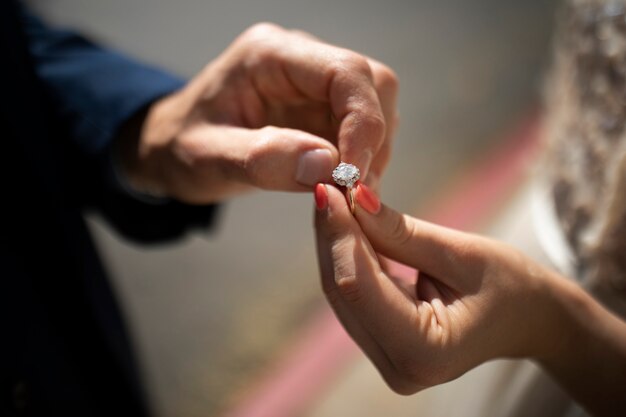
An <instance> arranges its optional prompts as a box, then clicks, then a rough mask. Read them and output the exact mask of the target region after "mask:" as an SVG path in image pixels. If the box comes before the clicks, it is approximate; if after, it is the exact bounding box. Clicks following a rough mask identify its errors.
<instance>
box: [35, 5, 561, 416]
mask: <svg viewBox="0 0 626 417" xmlns="http://www.w3.org/2000/svg"><path fill="white" fill-rule="evenodd" d="M30 3H32V4H33V5H34V6H35V7H36V8H37V9H38V10H40V11H41V13H42V14H43V15H44V16H46V17H47V18H49V19H50V20H52V21H54V22H58V23H63V24H67V25H71V26H74V27H77V28H79V29H81V30H83V31H85V32H87V33H91V34H92V35H94V36H95V37H96V38H98V39H101V40H103V41H104V42H106V43H109V44H112V45H115V46H117V47H119V48H121V49H123V50H125V51H127V52H129V53H131V54H133V55H135V56H137V57H140V58H142V59H145V60H148V61H150V62H154V63H157V64H160V65H162V66H164V67H166V68H169V69H171V70H173V71H177V72H178V73H180V74H183V75H186V76H191V75H192V74H194V73H195V72H196V71H198V70H199V69H200V68H202V66H203V65H204V64H205V63H206V62H207V61H208V60H210V59H211V58H212V57H214V56H216V55H217V54H218V53H219V52H220V51H221V50H222V49H223V48H224V47H225V46H226V45H227V44H228V43H229V42H230V40H231V39H232V38H233V37H234V36H236V34H237V33H239V32H240V31H242V30H243V29H244V28H245V27H247V26H248V25H250V24H251V23H253V22H256V21H262V20H270V21H274V22H276V23H279V24H282V25H284V26H286V27H297V28H301V29H304V30H308V31H310V32H312V33H314V34H316V35H318V36H320V37H322V38H323V39H326V40H328V41H331V42H333V43H338V44H340V45H343V46H346V47H349V48H353V49H356V50H358V51H361V52H363V53H366V54H368V55H371V56H373V57H375V58H377V59H379V60H382V61H384V62H386V63H388V64H389V65H390V66H391V67H393V68H394V69H395V70H396V71H397V73H398V74H399V77H400V83H401V94H400V113H401V127H400V131H399V133H398V137H397V140H396V145H395V150H394V154H393V162H392V163H391V165H390V167H389V170H388V174H387V177H386V184H385V187H384V190H383V194H382V196H383V199H384V200H385V201H386V202H387V203H389V204H390V205H392V206H394V207H396V208H398V209H400V210H402V211H409V212H410V211H412V210H414V209H415V208H416V207H417V206H418V205H420V204H422V203H423V202H424V201H427V200H428V199H429V198H431V195H432V194H433V192H435V191H436V190H437V189H438V188H439V187H440V186H441V184H443V183H445V182H446V180H447V179H448V178H449V177H450V175H451V174H455V173H458V172H459V171H460V170H462V168H463V166H464V165H465V164H466V163H467V161H468V160H470V159H472V158H473V157H475V156H476V155H477V154H479V153H480V152H481V151H482V150H483V149H485V147H487V146H489V145H490V144H491V143H493V141H494V140H497V138H498V137H500V135H501V133H502V132H503V131H505V130H506V129H507V128H508V127H509V126H510V125H511V123H512V122H513V121H514V120H515V119H516V118H517V117H518V116H519V115H520V114H521V113H523V112H525V111H526V110H527V109H528V107H529V106H531V105H532V104H533V103H535V102H536V101H537V99H538V95H539V94H538V92H539V90H540V83H541V74H542V73H543V67H544V65H545V63H546V57H547V51H548V50H549V45H550V33H551V27H552V22H553V10H554V8H555V4H556V1H555V0H552V1H550V0H534V1H530V2H523V1H515V0H473V1H467V0H451V1H445V2H444V1H436V0H421V1H418V0H389V1H372V0H316V1H304V0H258V1H245V0H216V1H203V0H177V1H171V0H150V1H148V0H132V1H128V0H110V1H101V2H95V1H82V0H46V1H41V0H30ZM396 184H401V185H396ZM311 206H312V202H311V196H310V195H299V196H295V195H287V194H281V193H271V194H270V193H258V194H256V195H252V196H248V197H245V198H241V199H238V200H236V201H232V202H230V203H228V204H227V205H226V207H225V208H224V211H223V216H222V219H221V225H220V227H219V229H218V230H217V231H216V232H215V233H213V234H212V235H211V236H206V235H204V234H202V233H198V234H196V235H194V236H192V237H190V238H189V239H187V240H185V241H184V242H178V243H177V244H176V245H171V246H161V247H149V248H146V247H137V246H135V245H132V244H129V243H127V242H124V241H122V240H120V239H119V238H118V237H117V236H116V235H115V233H114V232H111V231H110V230H109V229H108V228H107V227H106V225H103V224H102V222H101V221H100V219H98V218H97V217H92V218H91V224H92V226H93V229H94V232H95V235H96V237H97V239H98V242H99V244H100V246H101V248H102V253H103V254H104V256H105V258H106V260H107V261H108V263H109V265H110V270H111V272H112V275H113V276H114V280H115V284H116V286H117V290H118V293H119V295H120V298H121V300H122V302H123V305H124V309H125V312H126V315H127V317H128V321H129V323H130V325H131V327H132V329H133V332H134V340H135V343H136V346H137V349H138V351H139V353H140V356H141V362H142V366H143V369H144V375H145V380H146V384H147V387H148V389H149V392H150V395H151V399H152V403H153V408H154V409H155V411H156V414H157V415H158V416H162V417H170V416H184V417H195V416H207V415H215V414H216V412H217V410H219V409H222V408H223V407H224V406H225V405H227V404H229V403H231V402H232V401H233V398H236V397H237V395H238V394H237V393H239V392H240V391H241V390H242V389H245V387H246V386H248V385H249V384H250V381H254V380H255V377H256V375H258V373H259V372H261V371H262V370H263V369H264V368H265V367H266V366H267V365H268V364H269V363H271V361H272V360H273V359H274V357H275V356H276V355H277V353H276V352H278V350H277V349H278V348H280V347H281V346H282V344H283V343H284V340H286V339H288V338H289V337H291V336H293V335H294V334H296V333H297V330H298V328H299V326H300V325H301V324H302V323H303V322H304V321H305V320H304V319H305V318H306V317H307V314H308V313H309V312H310V311H312V310H314V309H315V308H316V307H317V306H318V305H319V303H322V302H323V297H322V295H321V293H320V291H319V289H318V283H317V280H318V277H317V266H316V261H315V256H314V250H313V247H312V230H311ZM355 369H357V370H358V369H360V368H358V367H357V368H355ZM359 372H361V371H359ZM363 372H368V371H367V368H365V371H363ZM368 378H369V377H368ZM370 380H371V383H372V384H377V383H378V382H377V381H378V379H377V378H370ZM349 395H352V396H351V397H348V398H345V399H344V401H345V402H346V403H352V404H355V403H357V402H358V401H359V399H360V398H361V395H360V394H359V393H350V394H349ZM327 401H331V400H330V399H328V400H327ZM381 401H385V400H381ZM389 401H391V400H389ZM406 401H410V400H406ZM323 404H326V400H325V402H324V403H322V404H320V407H321V408H320V410H322V409H323V407H324V405H323ZM319 413H322V411H319ZM316 415H327V416H331V415H332V416H342V415H344V414H336V413H335V414H333V413H332V412H326V414H316ZM346 415H348V414H346ZM362 415H364V414H362ZM380 415H383V414H380ZM384 415H387V414H384ZM277 417H283V416H277Z"/></svg>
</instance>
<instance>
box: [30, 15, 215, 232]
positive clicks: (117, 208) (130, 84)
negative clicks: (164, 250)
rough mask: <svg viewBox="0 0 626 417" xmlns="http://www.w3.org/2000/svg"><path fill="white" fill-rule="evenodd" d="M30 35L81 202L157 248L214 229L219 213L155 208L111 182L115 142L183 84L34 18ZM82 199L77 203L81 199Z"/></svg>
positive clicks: (166, 205)
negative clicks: (200, 230) (122, 131)
mask: <svg viewBox="0 0 626 417" xmlns="http://www.w3.org/2000/svg"><path fill="white" fill-rule="evenodd" d="M22 19H23V27H24V32H25V34H26V38H27V42H28V47H29V52H30V55H31V59H32V62H33V65H34V67H35V73H36V75H37V77H38V78H39V79H40V81H41V82H42V84H43V86H44V88H45V90H46V93H47V94H48V95H49V100H50V101H51V102H52V106H51V108H52V109H53V111H54V113H55V114H54V117H55V119H56V120H57V122H58V124H59V125H60V126H62V127H63V130H64V131H65V132H66V137H67V139H68V141H70V143H69V145H68V146H69V147H70V148H71V149H72V152H71V154H72V155H73V158H72V161H73V162H72V161H71V162H72V166H73V168H72V169H75V171H76V172H74V173H73V174H74V175H76V176H77V178H79V179H78V180H77V181H76V183H77V184H79V185H78V186H77V187H76V194H78V196H77V199H78V200H81V203H84V204H85V205H86V206H90V207H94V208H96V209H98V210H100V211H101V212H102V213H103V214H104V216H105V217H106V218H107V219H108V220H109V221H110V222H111V223H112V224H113V226H115V227H116V228H117V229H118V231H120V232H121V233H122V234H123V235H125V236H127V237H129V238H131V239H134V240H138V241H143V242H150V241H159V240H164V239H169V238H173V237H177V236H180V235H182V234H183V233H184V232H185V231H186V230H187V229H189V228H190V227H194V226H199V227H203V228H204V227H208V226H209V225H210V224H211V223H212V219H213V217H214V212H215V207H214V206H212V205H210V206H190V205H186V204H182V203H180V202H177V201H174V200H167V201H164V202H161V203H160V204H151V203H148V202H146V201H143V200H141V199H137V198H135V196H133V195H132V193H128V192H127V191H125V190H124V188H123V187H120V186H119V184H116V183H115V180H112V178H113V176H112V175H111V172H110V171H109V169H110V167H111V164H110V163H109V158H110V149H111V147H112V144H113V141H114V139H115V137H116V135H117V134H118V132H119V131H120V129H121V128H122V127H123V126H124V124H125V123H126V122H127V121H129V120H130V119H131V118H133V117H135V116H136V115H138V114H141V112H143V111H144V110H145V109H147V108H148V107H149V105H150V104H151V103H152V102H154V101H155V100H157V99H158V98H160V97H162V96H164V95H166V94H168V93H171V92H173V91H175V90H177V89H179V88H180V87H182V86H183V84H184V82H183V81H182V80H180V79H179V78H176V77H174V76H172V75H170V74H168V73H166V72H164V71H161V70H158V69H156V68H153V67H150V66H147V65H144V64H140V63H138V62H136V61H133V60H131V59H129V58H127V57H126V56H124V55H122V54H120V53H117V52H114V51H110V50H107V49H103V48H101V47H99V46H97V45H95V44H94V43H92V42H91V41H89V40H88V39H86V38H84V37H82V36H80V35H77V34H76V33H73V32H71V31H66V30H61V29H56V28H51V27H49V26H47V25H46V24H44V23H43V22H41V21H40V20H39V19H38V18H37V17H35V16H33V15H31V14H29V13H28V12H23V13H22ZM75 197H76V196H75Z"/></svg>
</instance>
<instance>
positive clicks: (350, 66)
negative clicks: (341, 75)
mask: <svg viewBox="0 0 626 417" xmlns="http://www.w3.org/2000/svg"><path fill="white" fill-rule="evenodd" d="M335 62H336V65H337V70H338V72H345V73H346V74H352V73H354V72H358V73H360V74H365V75H367V76H369V77H371V76H372V70H371V68H370V66H369V63H368V62H367V59H365V57H364V56H362V55H360V54H358V53H356V52H353V51H349V50H342V51H340V52H339V53H338V56H337V57H336V60H335Z"/></svg>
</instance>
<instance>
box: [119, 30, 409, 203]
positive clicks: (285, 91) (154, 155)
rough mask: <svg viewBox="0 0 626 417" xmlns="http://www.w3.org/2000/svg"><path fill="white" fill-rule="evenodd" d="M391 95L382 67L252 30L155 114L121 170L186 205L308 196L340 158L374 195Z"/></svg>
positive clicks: (297, 37) (281, 34) (303, 40)
mask: <svg viewBox="0 0 626 417" xmlns="http://www.w3.org/2000/svg"><path fill="white" fill-rule="evenodd" d="M396 94H397V80H396V76H395V74H394V73H393V72H392V71H391V70H390V69H389V68H387V67H386V66H384V65H383V64H381V63H378V62H376V61H374V60H372V59H369V58H366V57H364V56H362V55H359V54H357V53H355V52H351V51H348V50H346V49H342V48H338V47H335V46H331V45H328V44H325V43H323V42H321V41H319V40H317V39H315V38H313V37H312V36H310V35H308V34H305V33H302V32H298V31H290V30H285V29H283V28H281V27H278V26H275V25H272V24H258V25H255V26H253V27H251V28H250V29H248V30H247V31H245V32H244V33H243V34H242V35H240V36H239V37H238V38H237V39H236V40H235V41H234V42H233V43H232V45H230V47H229V48H227V49H226V50H225V51H224V53H223V54H222V55H220V56H219V57H218V58H217V59H215V60H214V61H213V62H211V63H210V64H209V65H208V66H207V67H206V68H205V69H204V70H203V71H202V72H200V73H199V74H198V75H197V76H196V77H195V78H194V79H193V80H191V81H190V82H189V84H188V85H187V86H186V87H185V88H184V89H183V90H181V91H180V92H178V93H175V94H173V95H171V96H168V97H166V98H164V99H163V100H161V101H159V102H157V103H156V104H155V105H154V106H153V108H152V109H151V110H150V112H149V114H148V116H147V118H146V120H145V122H144V127H143V130H142V134H141V135H140V137H139V140H138V141H137V142H136V143H131V144H127V145H126V146H125V148H124V150H123V155H124V157H123V164H122V166H123V168H124V170H125V172H126V173H127V174H128V177H129V179H130V182H131V184H132V185H134V186H135V188H137V189H140V190H148V191H150V190H152V191H156V192H157V193H160V194H167V195H169V196H171V197H175V198H177V199H179V200H182V201H186V202H190V203H209V202H214V201H218V200H221V199H223V198H225V197H227V196H229V195H232V194H235V193H238V192H241V191H244V190H247V189H250V188H252V187H259V188H263V189H271V190H285V191H307V190H311V189H312V188H313V186H314V185H315V184H316V183H317V182H319V181H324V180H329V179H330V174H331V172H332V169H333V168H334V166H335V165H336V164H338V163H339V160H340V159H341V160H344V161H346V162H350V163H353V164H355V165H357V166H359V167H360V169H361V171H362V174H363V175H364V176H365V177H366V181H367V182H368V183H370V184H372V185H376V183H377V181H378V179H379V178H380V176H381V175H382V173H383V170H384V168H385V166H386V164H387V161H388V159H389V153H390V147H391V137H392V133H393V128H394V126H395V124H396V117H397V116H396ZM368 173H369V175H368Z"/></svg>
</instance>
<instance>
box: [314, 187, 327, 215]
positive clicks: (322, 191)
mask: <svg viewBox="0 0 626 417" xmlns="http://www.w3.org/2000/svg"><path fill="white" fill-rule="evenodd" d="M315 207H317V209H318V210H324V209H325V208H326V207H328V191H327V190H326V186H325V185H324V184H317V185H316V186H315Z"/></svg>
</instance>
